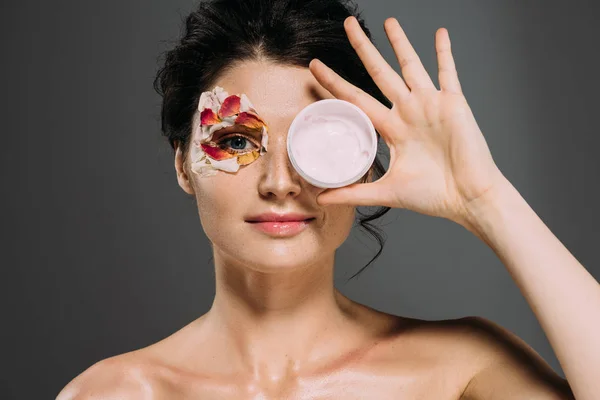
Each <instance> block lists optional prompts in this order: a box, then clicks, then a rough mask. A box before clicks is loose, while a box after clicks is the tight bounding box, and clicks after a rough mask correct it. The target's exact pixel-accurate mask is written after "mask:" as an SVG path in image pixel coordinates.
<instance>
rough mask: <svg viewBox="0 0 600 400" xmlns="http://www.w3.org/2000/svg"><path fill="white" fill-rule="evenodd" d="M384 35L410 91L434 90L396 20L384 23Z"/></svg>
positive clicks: (392, 19)
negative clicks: (418, 89) (417, 89)
mask: <svg viewBox="0 0 600 400" xmlns="http://www.w3.org/2000/svg"><path fill="white" fill-rule="evenodd" d="M384 28H385V33H386V34H387V37H388V39H389V41H390V43H391V45H392V48H393V49H394V53H395V54H396V58H397V59H398V63H399V64H400V68H401V69H402V77H404V81H405V82H406V84H407V85H408V87H409V88H410V89H415V88H422V89H435V85H434V84H433V81H432V80H431V77H430V76H429V74H428V73H427V70H426V69H425V67H423V64H422V63H421V59H420V58H419V56H418V54H417V52H416V51H415V49H414V48H413V46H412V44H410V41H409V40H408V37H406V34H405V33H404V30H403V29H402V27H401V26H400V23H399V22H398V20H397V19H396V18H388V19H386V20H385V23H384Z"/></svg>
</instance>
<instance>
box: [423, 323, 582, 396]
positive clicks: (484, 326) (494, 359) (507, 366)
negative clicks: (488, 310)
mask: <svg viewBox="0 0 600 400" xmlns="http://www.w3.org/2000/svg"><path fill="white" fill-rule="evenodd" d="M430 325H431V326H432V329H434V330H435V329H438V330H439V332H441V336H440V337H443V338H444V340H443V341H444V342H447V341H450V343H452V344H451V345H450V347H451V348H454V349H459V350H460V351H461V352H464V354H465V356H466V359H465V361H466V362H467V363H468V364H467V365H468V367H467V368H469V375H470V376H471V377H470V379H469V381H468V383H467V385H466V387H465V390H464V392H463V396H462V398H463V399H481V398H485V399H500V398H507V397H510V398H516V399H520V398H523V399H532V398H536V399H537V398H539V399H548V400H551V399H552V400H554V399H556V400H558V399H573V398H574V397H573V394H572V392H571V389H570V387H569V384H568V382H567V381H566V380H565V379H564V378H562V377H561V376H559V375H558V374H557V373H556V372H555V371H554V370H553V369H552V368H551V367H550V365H549V364H548V363H547V362H546V361H545V360H544V359H543V358H542V357H541V356H540V355H539V354H538V353H537V352H536V351H535V350H534V349H533V348H532V347H531V346H529V345H528V344H527V343H526V342H525V341H524V340H523V339H521V338H520V337H518V336H517V335H515V334H514V333H513V332H511V331H509V330H508V329H506V328H504V327H502V326H500V325H498V324H497V323H495V322H493V321H490V320H489V319H486V318H483V317H475V316H469V317H463V318H458V319H453V320H446V321H437V322H434V323H431V324H430ZM511 396H514V397H511Z"/></svg>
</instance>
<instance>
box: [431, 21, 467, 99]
mask: <svg viewBox="0 0 600 400" xmlns="http://www.w3.org/2000/svg"><path fill="white" fill-rule="evenodd" d="M435 51H436V52H437V59H438V80H439V82H440V90H446V91H448V92H454V93H462V88H461V86H460V81H459V80H458V73H457V72H456V66H455V65H454V57H453V56H452V48H451V44H450V35H449V33H448V30H447V29H446V28H440V29H438V30H437V32H436V33H435Z"/></svg>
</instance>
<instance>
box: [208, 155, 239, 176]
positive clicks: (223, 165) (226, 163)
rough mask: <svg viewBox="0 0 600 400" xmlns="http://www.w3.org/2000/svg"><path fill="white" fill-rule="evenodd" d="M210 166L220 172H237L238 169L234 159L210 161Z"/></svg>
mask: <svg viewBox="0 0 600 400" xmlns="http://www.w3.org/2000/svg"><path fill="white" fill-rule="evenodd" d="M211 164H212V166H213V167H215V168H216V169H220V170H221V171H225V172H237V171H238V170H239V169H240V164H238V162H237V158H236V157H233V158H230V159H228V160H222V161H217V160H213V161H211Z"/></svg>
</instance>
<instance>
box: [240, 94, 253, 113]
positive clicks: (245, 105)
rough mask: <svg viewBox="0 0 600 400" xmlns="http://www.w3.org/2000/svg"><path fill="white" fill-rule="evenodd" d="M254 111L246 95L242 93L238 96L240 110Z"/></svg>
mask: <svg viewBox="0 0 600 400" xmlns="http://www.w3.org/2000/svg"><path fill="white" fill-rule="evenodd" d="M246 111H254V106H253V105H252V103H250V99H248V96H246V95H245V94H243V93H242V96H241V97H240V112H246Z"/></svg>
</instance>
